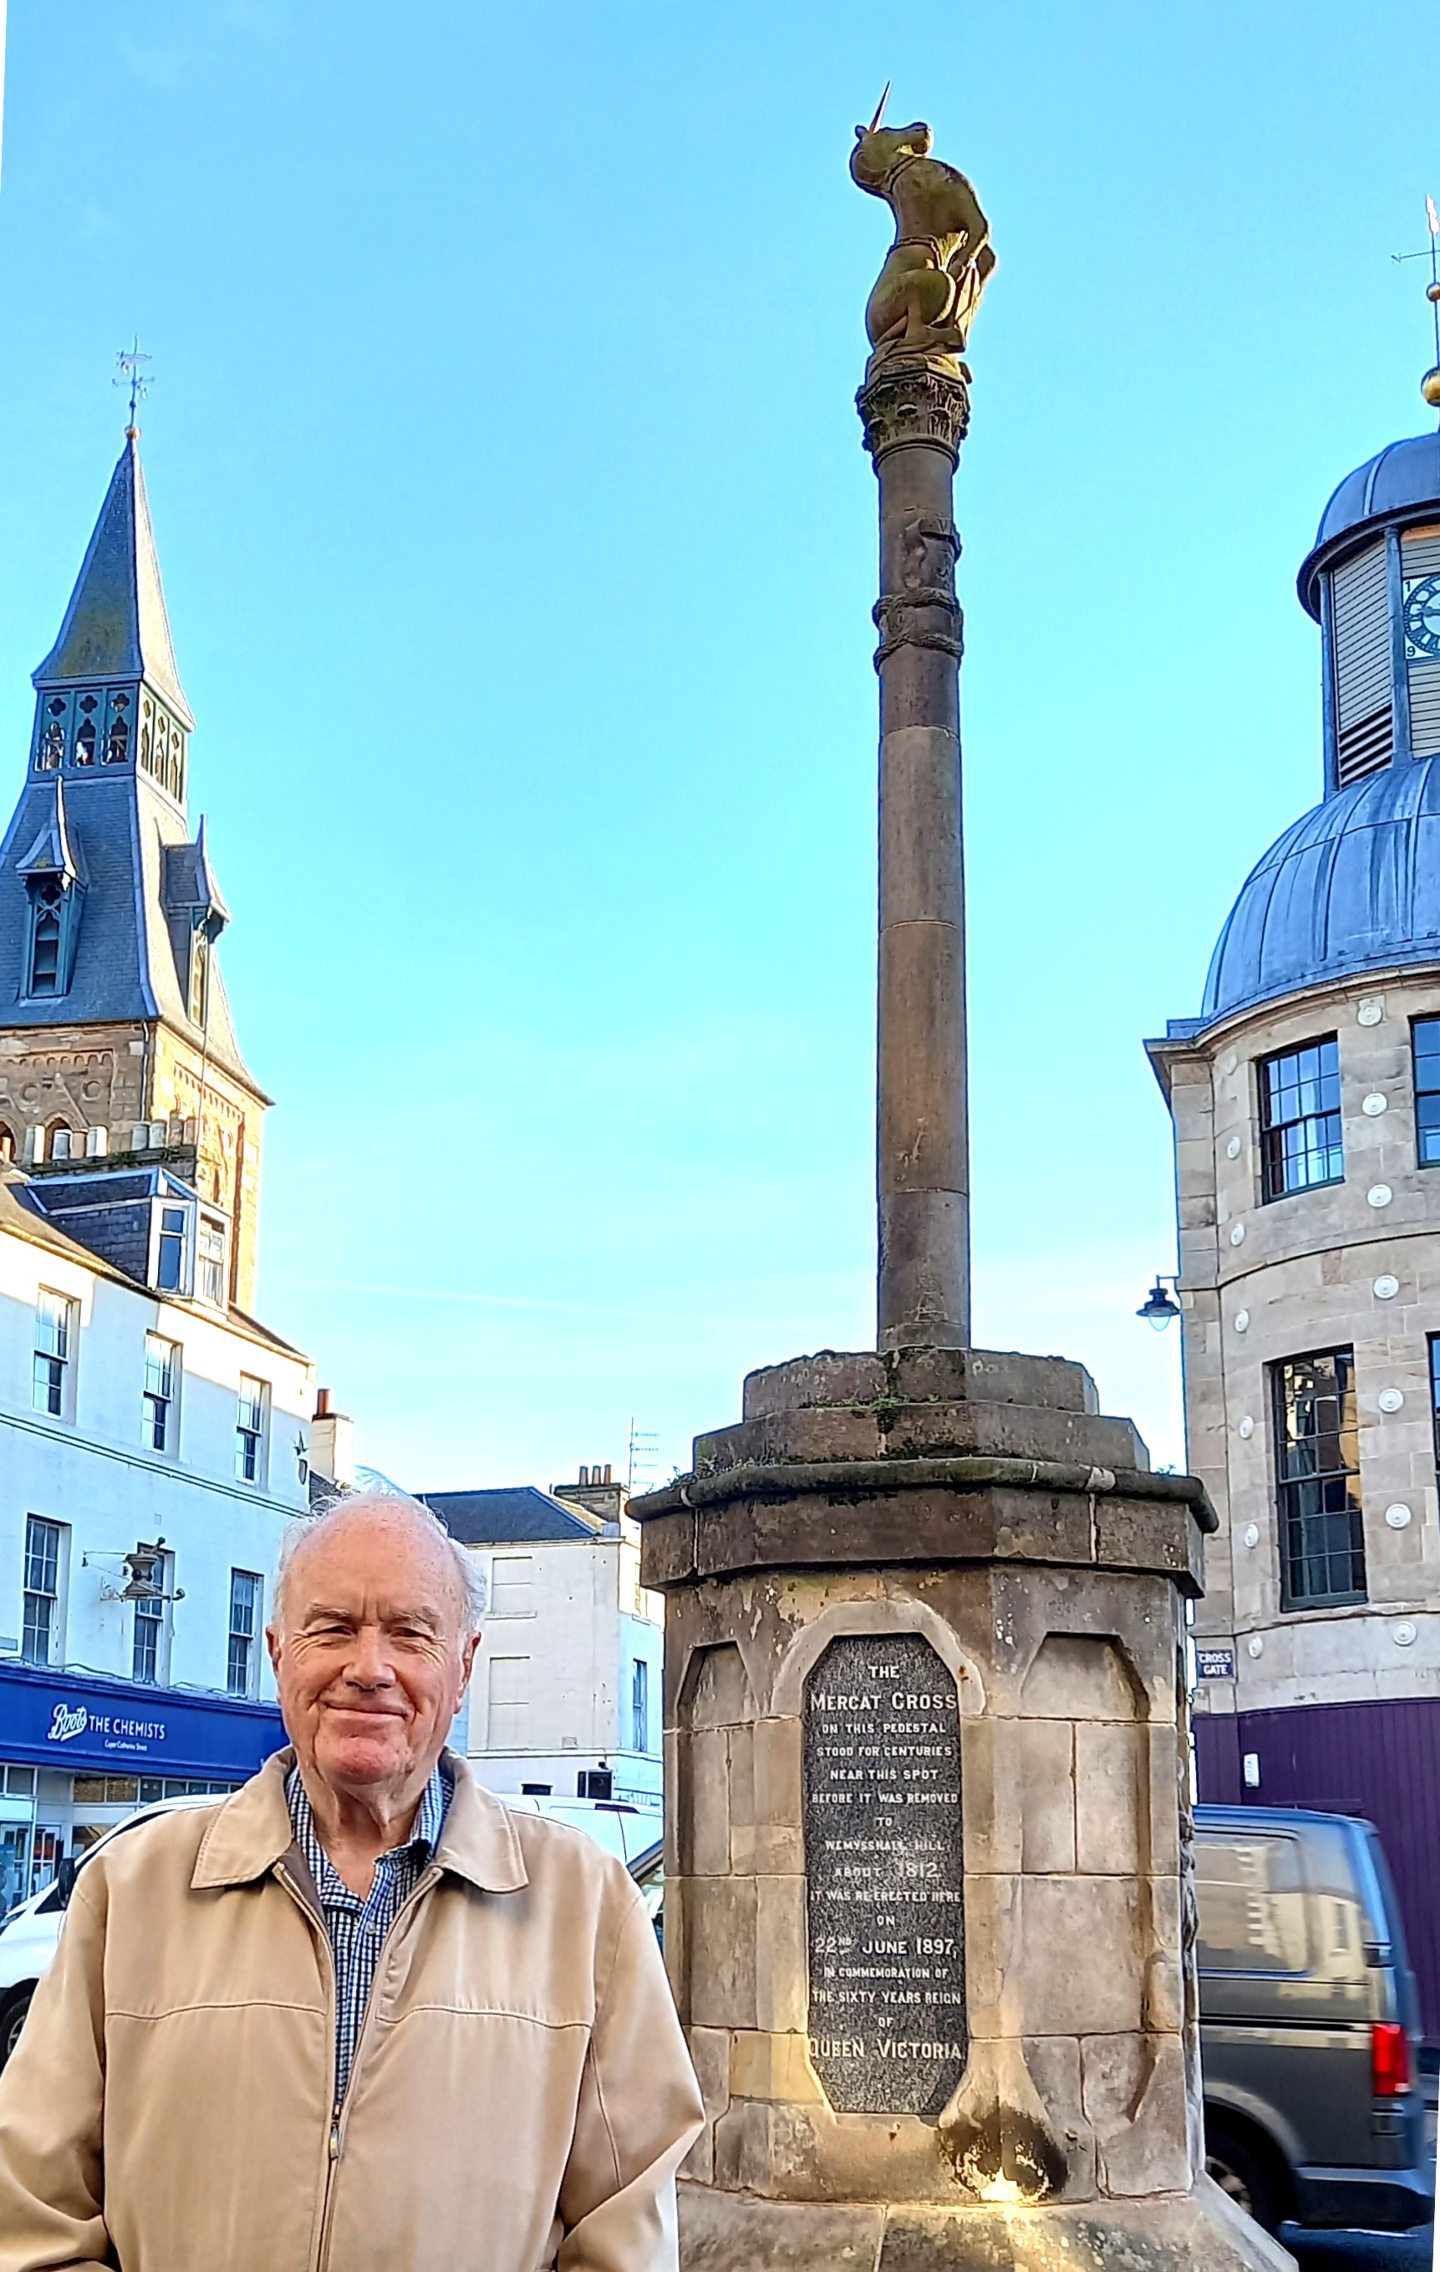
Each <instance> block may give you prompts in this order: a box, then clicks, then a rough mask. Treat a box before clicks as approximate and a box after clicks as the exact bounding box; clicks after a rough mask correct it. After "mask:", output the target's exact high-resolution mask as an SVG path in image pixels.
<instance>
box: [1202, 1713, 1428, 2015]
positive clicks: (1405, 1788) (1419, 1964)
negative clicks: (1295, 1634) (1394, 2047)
mask: <svg viewBox="0 0 1440 2272" xmlns="http://www.w3.org/2000/svg"><path fill="white" fill-rule="evenodd" d="M1194 1725H1195V1762H1196V1774H1197V1777H1198V1782H1199V1791H1200V1796H1201V1798H1202V1799H1207V1800H1209V1801H1211V1802H1212V1803H1213V1804H1216V1805H1222V1806H1234V1805H1235V1804H1236V1802H1237V1801H1239V1802H1241V1803H1243V1802H1244V1801H1246V1800H1250V1801H1253V1802H1254V1803H1255V1804H1256V1805H1259V1806H1270V1807H1320V1808H1324V1809H1325V1810H1327V1811H1328V1812H1330V1813H1332V1814H1358V1815H1363V1816H1365V1818H1366V1819H1367V1821H1370V1822H1373V1823H1374V1825H1375V1827H1376V1829H1377V1830H1378V1831H1379V1833H1380V1837H1381V1840H1382V1842H1383V1844H1384V1847H1385V1852H1386V1855H1387V1857H1388V1859H1389V1863H1390V1868H1391V1870H1392V1872H1393V1873H1394V1877H1395V1884H1396V1887H1397V1890H1398V1892H1399V1896H1400V1911H1401V1915H1402V1917H1403V1918H1404V1922H1405V1938H1406V1940H1407V1942H1408V1943H1409V1948H1410V1962H1411V1964H1412V1966H1413V1967H1414V1970H1415V1975H1416V1978H1417V1979H1418V1981H1419V1983H1420V2004H1421V2011H1422V2014H1423V2019H1424V2026H1425V2034H1426V2037H1427V2038H1428V2039H1429V2040H1430V2041H1431V2042H1440V1902H1437V1900H1436V1888H1437V1884H1440V1700H1436V1701H1433V1702H1432V1701H1431V1700H1429V1699H1428V1698H1420V1697H1416V1698H1407V1699H1406V1700H1404V1701H1394V1702H1390V1701H1377V1702H1375V1703H1371V1704H1296V1705H1292V1706H1291V1707H1290V1708H1289V1709H1288V1710H1287V1711H1279V1712H1241V1713H1239V1714H1238V1715H1237V1714H1231V1713H1210V1712H1199V1713H1197V1714H1196V1715H1195V1723H1194ZM1247 1751H1253V1752H1255V1753H1257V1754H1258V1755H1259V1760H1260V1787H1259V1789H1258V1790H1254V1791H1247V1790H1246V1789H1244V1787H1243V1785H1242V1783H1241V1780H1240V1759H1241V1755H1242V1754H1243V1753H1245V1752H1247Z"/></svg>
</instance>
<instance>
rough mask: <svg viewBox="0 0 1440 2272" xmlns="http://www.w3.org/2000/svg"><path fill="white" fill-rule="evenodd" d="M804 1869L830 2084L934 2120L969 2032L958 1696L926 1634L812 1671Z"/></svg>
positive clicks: (847, 2095)
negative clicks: (966, 1991) (925, 1636)
mask: <svg viewBox="0 0 1440 2272" xmlns="http://www.w3.org/2000/svg"><path fill="white" fill-rule="evenodd" d="M805 1868H806V1874H807V1877H808V1880H809V1920H808V1922H809V1956H810V2056H811V2058H812V2060H813V2061H814V2065H815V2072H816V2074H817V2075H818V2076H819V2078H820V2080H821V2083H822V2084H823V2085H824V2089H825V2094H826V2097H827V2098H828V2099H829V2101H830V2104H831V2105H832V2107H834V2109H835V2111H836V2113H837V2114H919V2115H923V2116H925V2117H926V2118H927V2119H928V2120H929V2121H932V2122H933V2121H934V2120H935V2119H936V2118H937V2117H938V2115H939V2114H940V2113H941V2111H942V2109H943V2108H944V2106H945V2103H946V2101H947V2099H948V2098H949V2097H950V2095H951V2093H952V2092H953V2091H954V2089H955V2086H956V2084H957V2083H958V2082H959V2080H960V2078H961V2076H962V2074H963V2073H964V2071H965V2060H966V2055H967V2051H968V2046H969V2033H968V2027H967V2021H966V2014H965V1891H964V1888H965V1878H964V1842H963V1825H962V1817H961V1809H960V1710H959V1701H958V1698H957V1696H956V1693H955V1680H954V1676H953V1674H952V1673H951V1672H950V1671H949V1669H948V1667H947V1666H946V1665H945V1664H944V1663H943V1662H942V1661H941V1659H940V1658H939V1657H938V1656H937V1655H936V1653H935V1651H934V1650H933V1649H932V1648H931V1646H930V1643H929V1642H928V1641H926V1640H924V1639H923V1638H922V1637H921V1636H920V1635H919V1634H918V1633H856V1634H847V1635H845V1636H844V1637H843V1638H841V1639H839V1640H835V1641H832V1642H831V1643H830V1645H829V1647H828V1648H827V1649H826V1651H825V1653H824V1655H823V1656H822V1657H821V1658H820V1660H819V1662H818V1663H817V1664H816V1665H815V1666H814V1668H813V1670H812V1671H811V1673H810V1675H809V1678H808V1679H807V1681H806V1683H805Z"/></svg>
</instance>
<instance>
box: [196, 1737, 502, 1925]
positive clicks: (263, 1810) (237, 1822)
mask: <svg viewBox="0 0 1440 2272" xmlns="http://www.w3.org/2000/svg"><path fill="white" fill-rule="evenodd" d="M444 1758H445V1764H446V1766H447V1767H448V1768H449V1770H450V1774H451V1776H452V1778H453V1781H454V1791H453V1794H452V1796H451V1800H450V1804H449V1806H448V1807H447V1809H446V1810H445V1828H444V1830H443V1831H442V1832H441V1836H440V1844H439V1847H438V1849H437V1851H436V1855H435V1859H436V1861H437V1862H438V1863H439V1865H440V1867H441V1869H443V1870H453V1871H454V1872H455V1874H456V1876H457V1877H462V1878H465V1879H467V1880H468V1881H469V1883H470V1884H471V1885H474V1886H478V1887H479V1889H480V1891H481V1892H482V1893H518V1892H519V1890H520V1888H521V1887H522V1886H523V1885H526V1884H528V1883H529V1879H528V1877H527V1875H526V1870H525V1859H524V1856H523V1854H522V1853H521V1851H520V1839H519V1834H518V1833H517V1831H516V1828H515V1819H514V1817H513V1815H512V1814H511V1813H510V1812H509V1810H508V1808H506V1807H504V1806H502V1805H501V1803H500V1801H499V1799H497V1798H494V1797H492V1796H491V1794H490V1792H489V1791H486V1790H483V1789H482V1788H481V1786H480V1785H479V1784H478V1783H477V1782H476V1780H475V1778H474V1776H473V1775H472V1774H471V1772H470V1769H469V1767H468V1765H467V1764H466V1762H465V1761H464V1760H463V1759H462V1758H461V1757H460V1755H459V1753H458V1752H454V1751H446V1753H445V1754H444ZM294 1764H295V1753H294V1751H293V1749H291V1748H290V1746H288V1745H287V1746H286V1748H285V1750H284V1751H277V1752H276V1753H275V1755H274V1757H273V1758H271V1759H267V1760H266V1762H265V1765H264V1766H263V1767H262V1768H261V1770H260V1772H259V1774H258V1775H252V1776H251V1778H250V1781H249V1782H248V1783H243V1784H242V1785H241V1787H240V1789H239V1790H238V1791H237V1792H236V1793H235V1796H234V1798H233V1799H227V1800H226V1801H225V1803H224V1805H223V1806H221V1807H217V1808H216V1810H215V1819H214V1821H213V1822H212V1823H211V1824H210V1826H209V1828H208V1829H207V1831H206V1832H205V1835H204V1837H203V1838H202V1839H201V1841H200V1851H199V1854H198V1855H197V1856H196V1860H195V1868H194V1870H193V1872H192V1873H191V1878H190V1883H191V1885H192V1886H194V1887H196V1888H197V1890H201V1891H204V1890H207V1889H209V1888H213V1887H216V1886H227V1885H250V1884H253V1882H254V1881H255V1879H256V1878H262V1877H265V1876H266V1875H267V1874H268V1872H269V1871H271V1870H273V1869H274V1867H275V1865H276V1863H277V1862H278V1861H279V1860H280V1859H281V1857H282V1856H283V1855H285V1854H288V1853H289V1851H290V1849H291V1847H292V1846H293V1845H294V1843H295V1833H294V1831H293V1830H292V1828H291V1825H290V1809H289V1807H288V1806H287V1805H286V1802H285V1778H286V1776H287V1775H288V1774H289V1772H290V1770H291V1768H292V1767H293V1766H294Z"/></svg>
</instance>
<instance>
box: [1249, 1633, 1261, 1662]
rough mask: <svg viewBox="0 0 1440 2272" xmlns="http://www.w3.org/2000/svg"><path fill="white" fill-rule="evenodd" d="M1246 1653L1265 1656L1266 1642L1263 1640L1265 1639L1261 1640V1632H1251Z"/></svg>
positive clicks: (1252, 1655) (1253, 1655)
mask: <svg viewBox="0 0 1440 2272" xmlns="http://www.w3.org/2000/svg"><path fill="white" fill-rule="evenodd" d="M1245 1653H1246V1655H1247V1656H1251V1657H1263V1656H1264V1654H1265V1644H1264V1642H1263V1641H1262V1640H1261V1638H1260V1636H1259V1634H1258V1633H1252V1634H1251V1636H1250V1638H1249V1640H1248V1641H1247V1642H1246V1644H1245Z"/></svg>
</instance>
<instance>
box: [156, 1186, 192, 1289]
mask: <svg viewBox="0 0 1440 2272" xmlns="http://www.w3.org/2000/svg"><path fill="white" fill-rule="evenodd" d="M189 1261H190V1209H189V1208H188V1207H185V1206H180V1207H162V1208H161V1210H160V1227H159V1230H158V1232H157V1233H156V1239H155V1283H156V1285H157V1286H158V1287H159V1289H160V1291H161V1293H162V1294H185V1293H188V1292H189V1290H190V1289H189V1284H188V1280H189V1276H190V1271H189Z"/></svg>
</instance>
